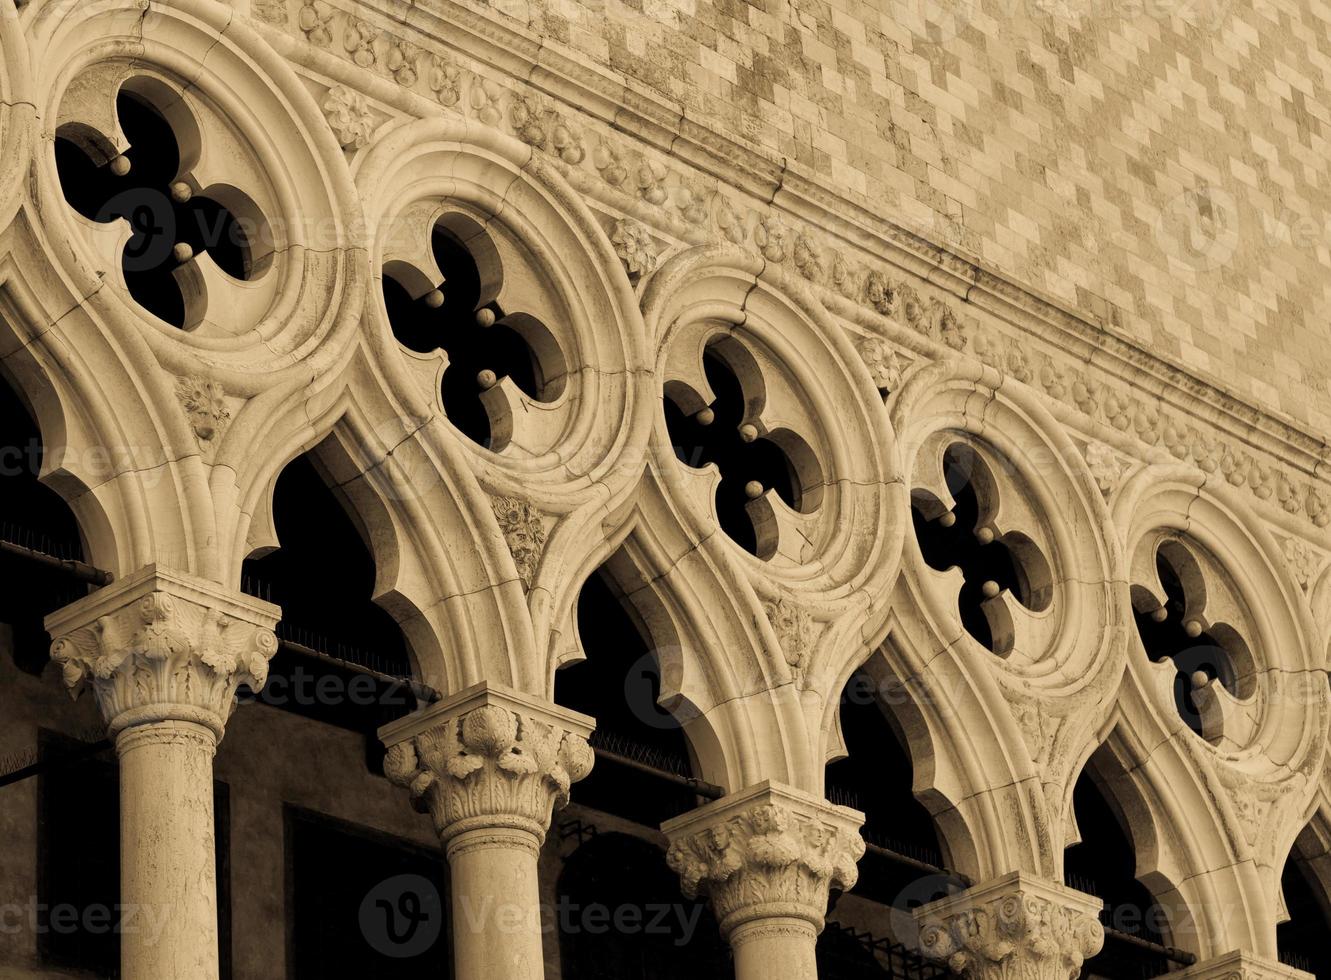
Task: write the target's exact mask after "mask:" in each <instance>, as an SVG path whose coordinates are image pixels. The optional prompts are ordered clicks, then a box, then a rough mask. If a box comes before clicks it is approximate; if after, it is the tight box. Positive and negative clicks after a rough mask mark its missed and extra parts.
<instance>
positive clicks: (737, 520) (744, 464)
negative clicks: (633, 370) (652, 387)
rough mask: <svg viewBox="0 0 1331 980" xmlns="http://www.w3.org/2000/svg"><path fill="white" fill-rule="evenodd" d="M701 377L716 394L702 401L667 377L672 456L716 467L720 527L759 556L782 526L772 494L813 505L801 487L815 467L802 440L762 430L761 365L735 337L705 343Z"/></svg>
mask: <svg viewBox="0 0 1331 980" xmlns="http://www.w3.org/2000/svg"><path fill="white" fill-rule="evenodd" d="M702 367H703V375H704V377H705V378H706V382H707V386H708V387H710V388H711V390H712V393H713V394H714V395H715V398H714V399H713V400H712V401H711V402H710V403H704V402H703V399H702V396H701V395H700V394H699V393H698V392H697V391H695V390H693V388H692V387H691V386H690V385H689V384H688V383H686V382H683V381H678V380H674V379H672V380H670V381H668V382H667V383H666V392H665V398H664V409H665V419H666V430H667V431H668V432H669V434H670V440H671V446H672V449H673V450H674V453H675V456H676V458H677V459H678V460H679V461H680V462H681V463H683V464H684V465H686V466H689V467H691V468H693V469H702V468H704V467H707V466H709V465H715V466H716V467H717V469H718V470H719V471H720V474H721V481H720V483H719V485H718V486H717V488H716V497H715V502H716V511H717V518H718V521H719V523H720V525H721V529H722V530H724V531H725V532H726V534H727V535H729V536H730V538H731V539H732V540H734V541H735V543H736V544H738V545H739V546H740V547H742V548H744V549H745V550H746V551H748V552H750V553H751V554H754V555H757V556H758V557H759V558H763V559H766V558H770V557H771V556H772V555H773V554H774V553H775V552H776V550H777V540H778V536H779V534H780V528H779V525H778V523H777V520H776V518H775V515H774V514H773V512H772V505H771V504H770V503H769V502H768V501H767V500H766V499H764V498H765V496H766V494H767V493H768V492H769V491H771V492H774V493H775V494H776V495H777V497H778V498H780V500H781V502H782V503H783V504H785V505H786V506H787V507H789V508H790V509H791V510H793V511H796V512H798V513H812V512H813V511H814V510H816V509H817V507H818V505H819V502H820V501H819V499H818V496H817V495H816V494H813V493H809V492H808V491H807V490H806V488H808V487H811V486H817V485H819V484H821V482H822V478H821V476H819V477H818V478H817V479H811V474H812V469H813V468H815V467H816V466H817V463H816V461H815V459H814V456H813V454H812V452H811V451H810V450H809V448H808V444H807V443H806V442H805V441H804V440H803V439H802V438H801V437H800V436H799V435H797V434H795V433H793V432H791V431H790V430H788V429H781V430H776V431H770V430H768V428H767V426H766V425H765V424H764V423H763V419H762V414H763V408H764V403H765V395H764V389H763V382H762V375H761V369H760V368H759V367H758V365H757V363H756V362H755V361H754V360H753V357H752V355H751V354H749V352H748V351H747V350H746V349H745V348H744V346H743V345H742V344H741V343H740V342H739V341H738V340H735V339H734V338H733V337H725V338H719V339H716V340H713V341H711V342H709V343H708V345H707V347H706V348H705V349H704V351H703V355H702Z"/></svg>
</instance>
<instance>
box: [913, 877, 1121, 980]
mask: <svg viewBox="0 0 1331 980" xmlns="http://www.w3.org/2000/svg"><path fill="white" fill-rule="evenodd" d="M1101 907H1102V903H1101V901H1100V900H1099V899H1097V898H1094V897H1092V896H1090V895H1085V894H1083V893H1081V892H1079V891H1075V890H1073V889H1071V888H1068V887H1066V886H1065V885H1058V884H1054V883H1052V882H1047V881H1042V880H1040V879H1037V878H1031V877H1028V876H1026V875H1024V874H1022V873H1021V872H1018V871H1013V872H1010V873H1008V874H1005V875H1002V876H1001V877H998V878H995V879H993V880H992V881H987V882H985V883H983V884H980V885H976V886H975V887H973V888H968V889H966V890H965V891H963V892H960V893H958V894H956V895H951V896H948V897H947V898H944V899H940V900H939V901H937V902H931V903H929V904H928V905H922V906H920V907H919V908H918V909H916V910H915V912H914V915H915V921H916V922H917V923H918V924H919V927H920V951H921V952H922V953H923V954H924V955H925V956H927V957H928V958H930V959H933V960H938V961H940V962H944V963H946V964H947V965H948V967H949V968H950V969H951V970H952V971H953V972H955V973H960V974H962V975H963V976H965V977H967V978H968V980H1006V978H1008V977H1024V978H1028V980H1070V978H1073V977H1076V976H1077V975H1078V973H1080V971H1081V965H1082V963H1083V961H1085V960H1086V959H1089V958H1090V957H1092V956H1094V955H1095V954H1096V953H1098V952H1099V951H1100V948H1101V947H1102V946H1103V945H1104V927H1103V926H1101V925H1100V920H1099V917H1098V916H1099V912H1100V909H1101Z"/></svg>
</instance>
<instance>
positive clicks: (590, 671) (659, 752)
mask: <svg viewBox="0 0 1331 980" xmlns="http://www.w3.org/2000/svg"><path fill="white" fill-rule="evenodd" d="M578 632H579V634H580V635H581V637H582V642H583V646H584V648H585V651H586V654H587V659H586V660H584V661H583V662H582V663H579V664H574V665H572V666H569V667H565V668H564V669H563V670H561V671H559V672H558V673H557V674H556V675H555V701H556V702H557V703H559V704H561V705H563V706H564V707H566V708H572V709H573V710H574V711H581V712H583V713H585V714H588V715H591V716H592V717H593V718H595V719H596V732H595V733H594V734H593V735H592V744H593V745H594V746H601V747H605V748H609V749H610V750H612V751H614V752H617V753H619V754H620V755H624V756H628V757H630V758H633V759H636V760H637V761H640V762H644V763H646V764H648V765H652V766H655V767H656V768H660V769H665V770H667V771H669V772H674V773H676V774H678V775H681V776H691V775H692V771H691V767H690V763H689V752H688V744H687V741H686V739H685V735H684V730H683V728H682V727H681V726H680V724H679V722H678V721H676V720H675V718H674V717H673V716H672V715H671V714H670V713H669V712H667V711H665V710H664V709H663V708H662V707H661V706H660V705H658V704H657V703H656V699H657V697H658V695H659V694H660V692H661V673H660V668H659V667H658V665H657V662H656V657H655V656H654V654H653V651H652V648H651V646H650V645H649V643H648V642H647V640H646V639H644V637H643V634H642V632H641V631H640V630H639V628H638V625H637V623H635V622H634V619H633V617H632V616H630V615H629V613H628V612H627V611H626V609H625V608H624V605H623V604H622V602H621V600H620V598H619V596H618V595H617V594H616V593H615V591H614V590H613V589H612V587H611V585H610V584H609V582H608V581H607V579H606V578H605V577H604V575H603V574H601V573H596V574H593V575H592V576H591V577H590V578H588V579H587V582H586V584H585V585H583V587H582V594H581V595H580V596H579V599H578ZM575 799H576V800H577V802H578V803H579V804H581V805H585V806H589V807H592V808H594V809H598V810H602V811H604V812H607V813H613V814H616V815H618V816H621V817H624V818H626V819H629V820H634V821H636V822H638V823H641V824H644V825H645V826H649V827H653V828H654V827H656V826H657V825H658V824H660V823H661V822H662V821H664V820H667V819H669V818H670V817H673V816H676V815H678V814H680V813H684V812H686V811H688V810H691V809H693V808H694V806H695V805H696V804H697V798H696V796H695V795H694V794H693V793H692V792H690V791H689V790H688V789H687V788H686V787H680V786H673V785H671V784H669V783H667V782H664V781H663V780H661V779H658V778H655V777H653V776H652V775H651V774H649V773H643V772H640V771H638V770H635V769H633V768H630V767H628V766H625V765H619V764H616V763H615V762H613V761H611V760H609V759H605V758H604V757H598V758H597V760H596V765H595V766H594V767H593V768H592V771H591V774H590V775H589V776H587V778H586V779H584V780H582V782H580V783H578V786H577V792H576V794H575Z"/></svg>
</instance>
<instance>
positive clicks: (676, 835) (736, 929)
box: [661, 782, 864, 980]
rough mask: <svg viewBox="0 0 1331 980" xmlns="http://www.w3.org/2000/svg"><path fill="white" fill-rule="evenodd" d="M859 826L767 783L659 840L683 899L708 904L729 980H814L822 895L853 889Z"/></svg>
mask: <svg viewBox="0 0 1331 980" xmlns="http://www.w3.org/2000/svg"><path fill="white" fill-rule="evenodd" d="M863 822H864V814H862V813H860V812H859V811H857V810H851V809H849V808H848V807H843V806H834V805H832V804H830V803H828V802H827V801H826V800H823V799H821V798H819V797H816V796H811V795H809V794H807V793H802V792H800V791H798V790H795V789H792V788H791V787H788V786H780V785H777V784H774V783H770V782H766V783H759V784H758V785H757V786H751V787H749V788H748V789H745V790H741V791H740V792H738V793H733V794H731V795H729V796H726V797H724V798H722V799H719V800H716V801H714V802H712V803H709V804H707V805H706V806H704V807H700V808H699V809H697V810H694V811H692V812H690V813H686V814H684V815H683V816H680V817H676V818H675V819H673V820H669V821H667V822H666V823H664V824H662V825H661V830H662V831H664V832H665V835H666V836H667V837H668V838H669V839H670V850H669V851H668V852H667V854H666V860H667V862H668V863H669V864H670V867H671V868H672V869H674V871H675V872H676V873H677V874H678V875H679V876H680V878H681V880H682V881H683V886H684V893H685V894H686V895H689V896H691V897H692V896H697V895H702V894H705V895H707V897H708V898H709V899H710V900H711V903H712V910H713V911H714V912H715V913H716V917H717V919H718V920H719V922H720V925H721V932H722V934H723V935H724V936H725V937H726V939H727V941H728V942H729V943H730V946H731V949H732V950H733V951H734V954H735V976H736V978H737V980H817V977H818V966H817V962H816V960H815V958H814V949H815V947H816V945H817V942H818V934H819V933H820V932H822V930H823V913H824V912H826V911H827V900H828V893H829V891H830V889H832V888H833V887H836V888H840V889H843V890H844V889H848V888H851V887H852V886H854V884H855V880H856V878H857V877H858V871H857V870H856V867H855V864H856V862H857V861H859V859H860V857H861V856H862V855H863V854H864V840H863V839H862V838H861V837H860V834H859V829H860V825H861V824H862V823H863Z"/></svg>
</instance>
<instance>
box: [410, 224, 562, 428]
mask: <svg viewBox="0 0 1331 980" xmlns="http://www.w3.org/2000/svg"><path fill="white" fill-rule="evenodd" d="M430 248H431V251H432V253H433V257H434V261H435V263H436V264H437V266H438V268H439V271H440V272H441V273H442V274H443V281H442V282H435V281H434V277H433V276H432V275H430V274H428V273H427V272H425V271H424V270H422V269H420V268H418V267H416V266H415V265H412V264H411V263H409V262H406V261H402V260H392V261H389V262H388V263H387V264H386V265H385V266H384V276H383V295H384V306H385V308H386V310H387V312H388V320H389V324H390V325H391V327H392V330H393V335H394V336H395V337H396V338H397V340H398V342H399V343H401V344H402V346H404V347H406V348H407V349H409V350H412V351H415V352H416V353H418V354H430V353H433V352H435V351H443V353H444V355H445V356H446V357H447V359H448V367H447V368H446V369H445V371H444V376H443V380H442V383H441V392H440V393H441V398H442V402H443V407H444V413H445V414H446V415H447V416H448V419H449V421H450V422H452V423H453V425H454V426H456V427H457V428H458V429H459V430H460V431H461V432H462V433H463V434H464V435H466V436H467V437H468V438H469V439H471V440H472V441H473V442H475V443H477V444H479V445H481V446H485V447H486V448H489V449H493V450H495V451H499V450H502V449H503V448H504V447H505V446H506V445H508V443H509V441H510V440H511V439H512V435H513V416H512V410H511V405H510V401H509V399H507V398H505V397H504V395H503V394H502V392H501V386H502V384H503V382H504V381H505V379H507V380H509V381H510V382H511V383H512V384H513V385H514V387H516V388H517V389H518V391H520V392H521V393H522V394H523V395H526V396H527V397H528V398H530V399H532V400H534V401H540V402H551V401H554V400H555V399H557V398H558V397H559V396H560V395H561V394H562V393H563V390H564V385H565V381H566V371H565V364H564V358H563V354H562V352H561V350H560V348H559V344H558V342H557V341H556V340H555V339H554V336H553V334H552V333H551V332H550V330H549V329H548V328H547V327H546V326H545V325H544V324H543V323H542V322H541V321H540V320H539V319H538V318H537V317H535V316H533V315H531V314H530V313H522V312H512V313H508V312H505V310H504V308H503V307H502V306H501V305H500V302H499V299H500V296H501V294H502V292H503V289H504V282H505V276H504V267H503V262H502V260H501V258H500V255H499V251H498V249H497V248H496V247H495V244H494V242H493V241H492V240H491V239H490V237H489V235H488V234H487V233H486V232H485V230H484V229H482V228H481V227H480V225H479V224H477V223H475V222H474V221H472V220H471V219H470V218H467V217H465V216H463V215H460V214H449V215H445V216H444V217H442V218H440V219H439V221H438V222H437V223H436V224H435V226H434V228H433V230H432V232H431V238H430Z"/></svg>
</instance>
